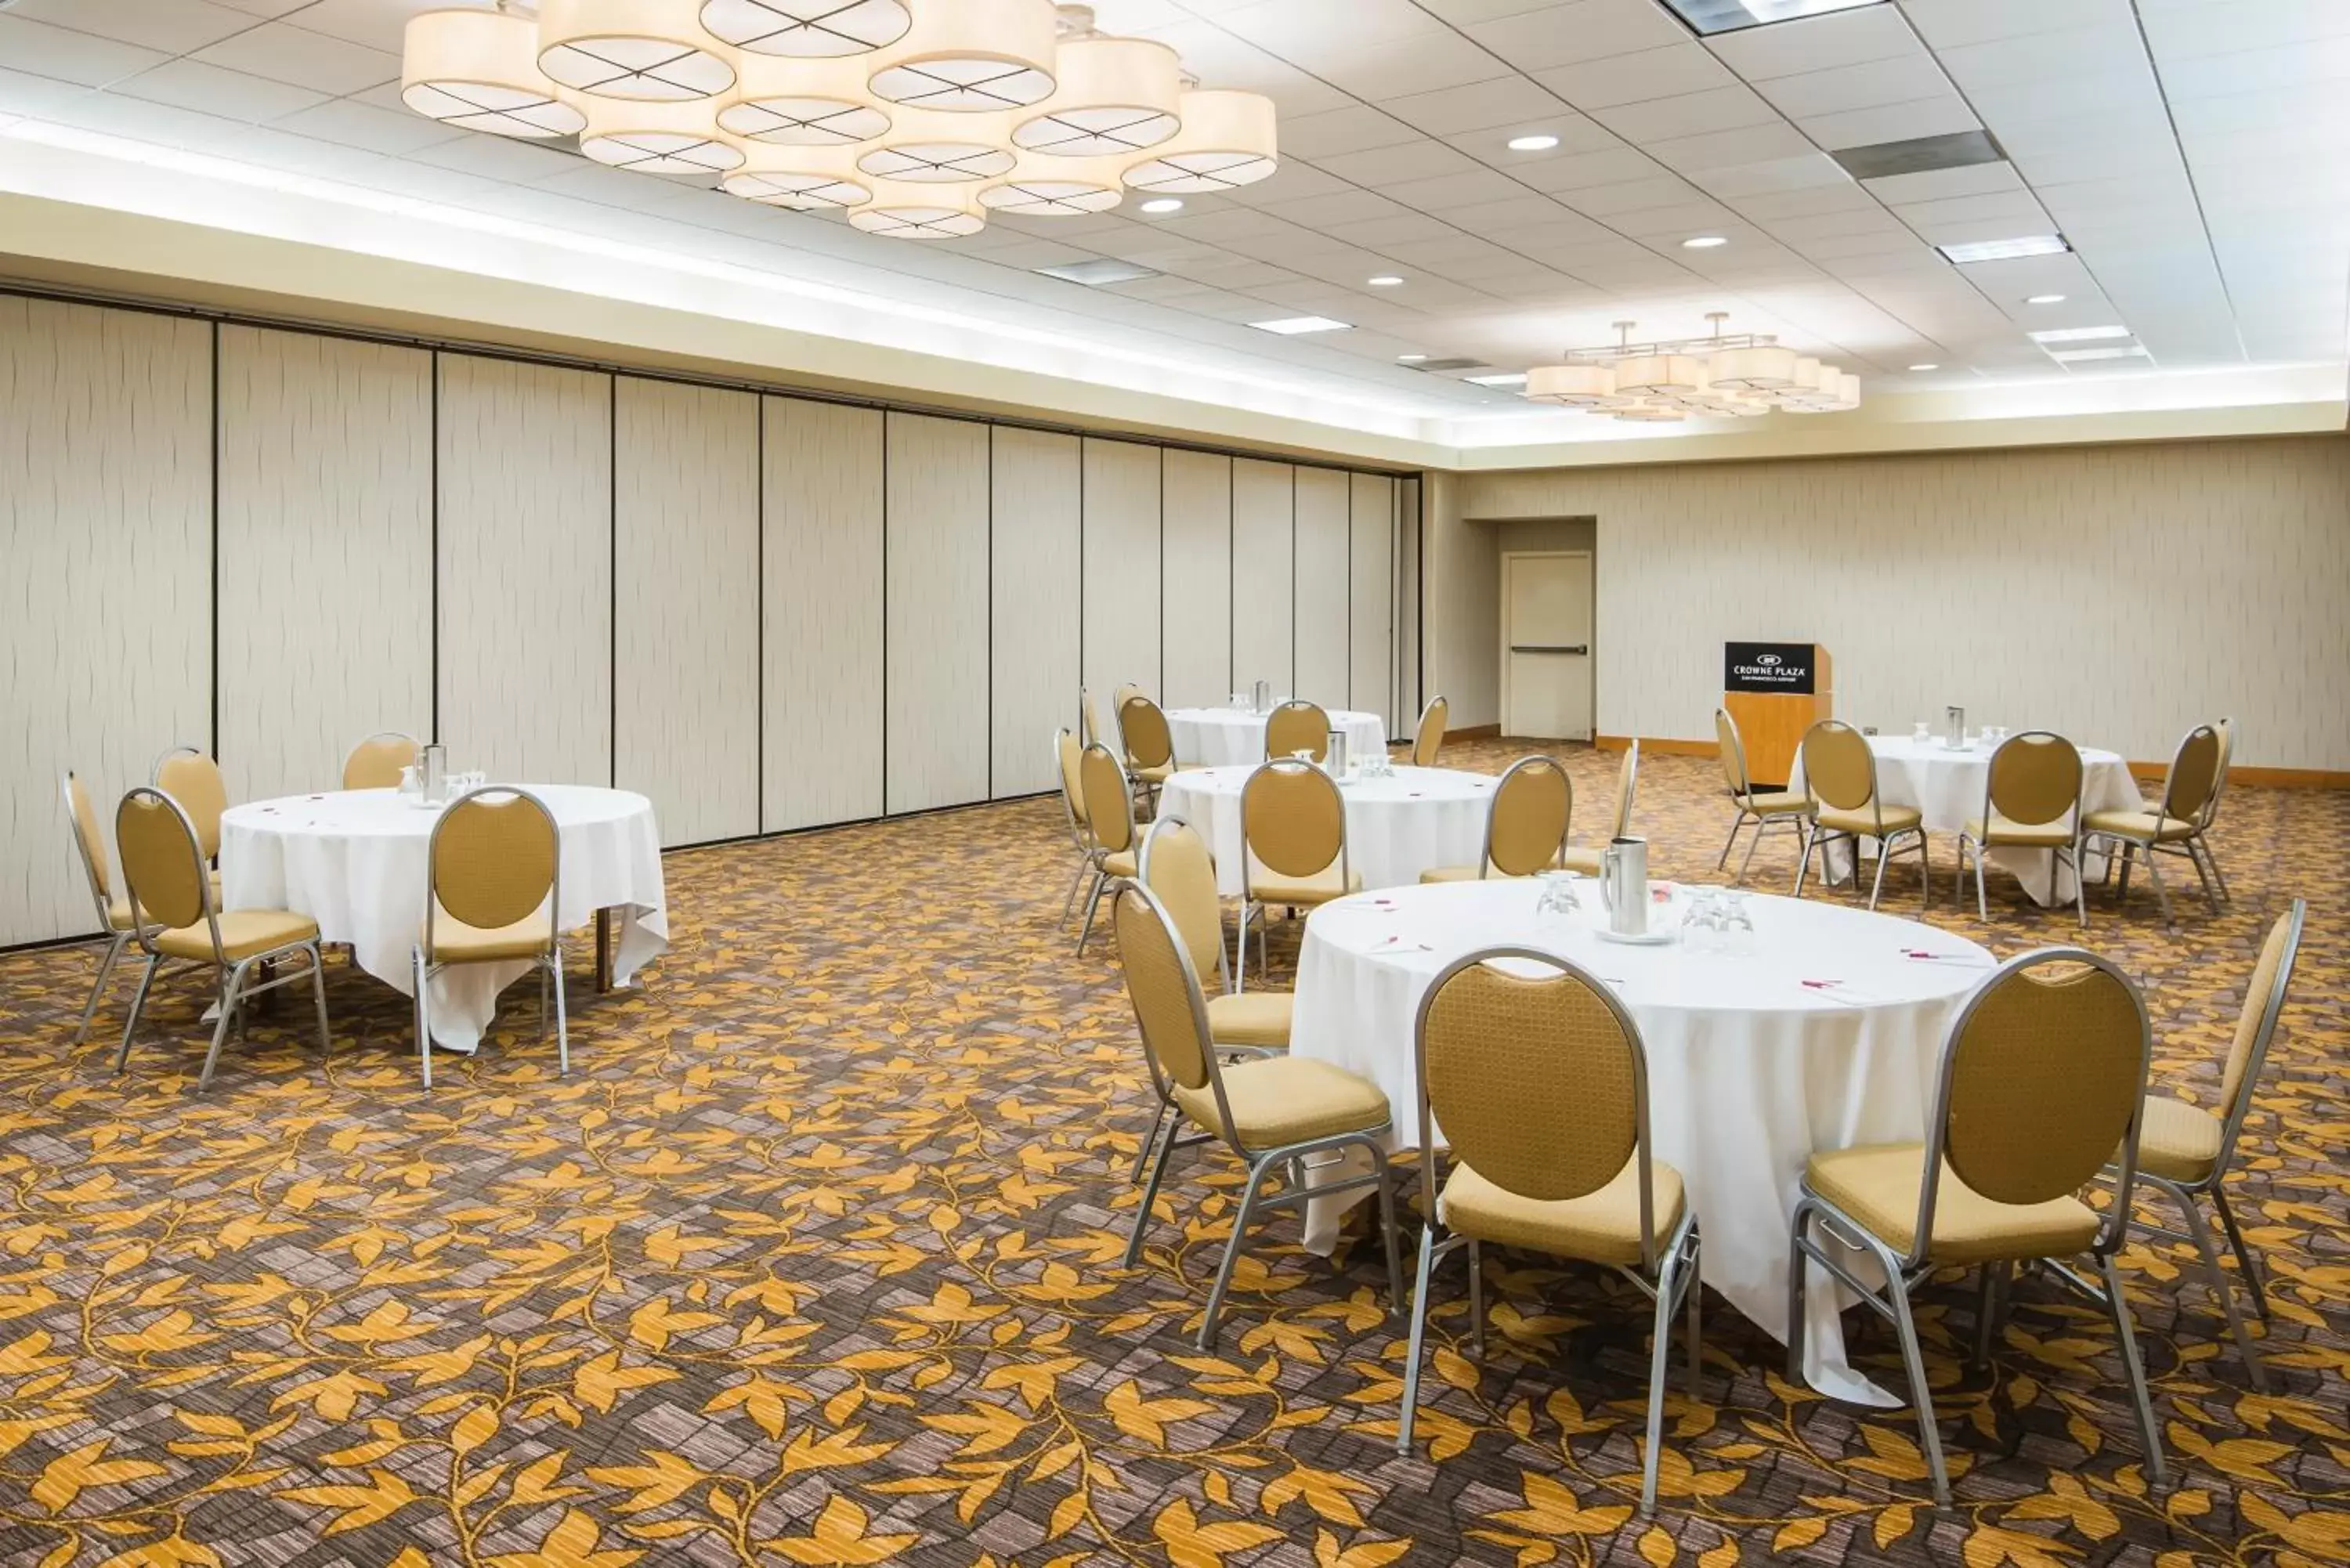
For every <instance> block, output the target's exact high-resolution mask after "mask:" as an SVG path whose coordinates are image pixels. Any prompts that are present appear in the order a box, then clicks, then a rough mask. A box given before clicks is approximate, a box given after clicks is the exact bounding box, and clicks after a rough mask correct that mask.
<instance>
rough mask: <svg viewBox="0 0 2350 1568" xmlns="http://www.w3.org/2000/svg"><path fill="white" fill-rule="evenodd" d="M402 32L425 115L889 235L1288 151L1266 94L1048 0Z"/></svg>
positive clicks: (773, 6)
mask: <svg viewBox="0 0 2350 1568" xmlns="http://www.w3.org/2000/svg"><path fill="white" fill-rule="evenodd" d="M405 43H406V47H405V52H404V54H403V56H402V59H401V68H400V96H401V99H402V100H403V101H404V102H405V103H406V104H407V105H408V107H409V108H410V109H414V110H415V111H416V112H417V113H419V114H421V115H424V116H426V117H427V118H428V119H437V120H440V121H442V122H443V123H444V124H448V125H452V126H459V127H462V128H463V129H465V130H485V131H490V132H493V133H494V134H496V135H500V136H515V137H525V138H530V139H536V140H553V139H556V138H560V137H566V136H577V137H578V139H579V150H580V151H582V152H584V153H586V154H587V156H588V157H590V158H592V159H594V160H596V161H598V162H599V163H605V164H609V165H610V166H612V167H614V168H618V169H629V170H634V171H639V172H642V173H648V174H671V175H701V176H712V175H714V176H716V177H717V178H718V180H719V182H720V185H721V187H722V188H723V189H724V190H725V191H727V192H731V193H732V194H733V195H737V196H741V197H743V198H744V199H745V200H748V201H753V202H764V203H766V204H767V205H769V206H775V207H788V208H793V209H795V210H800V211H827V210H834V209H839V210H844V211H846V213H847V217H848V221H849V222H850V223H852V224H854V225H855V226H857V227H858V228H860V229H863V230H865V231H866V232H867V233H868V234H889V235H892V236H895V237H899V238H904V239H943V238H953V237H957V236H960V235H964V234H977V233H978V232H979V231H980V230H981V229H982V228H983V227H984V226H985V225H986V223H987V214H988V213H991V212H999V213H1019V214H1022V215H1025V216H1052V215H1065V214H1074V213H1098V212H1105V211H1107V210H1108V209H1109V208H1112V207H1115V206H1117V205H1118V204H1119V203H1120V202H1123V201H1124V200H1125V199H1126V195H1127V192H1129V191H1139V192H1147V193H1149V194H1151V195H1162V194H1167V193H1170V192H1201V191H1228V190H1232V189H1235V188H1237V187H1239V186H1242V185H1249V184H1253V183H1254V182H1257V181H1259V180H1263V179H1264V178H1265V177H1266V176H1268V175H1270V174H1271V173H1273V172H1274V170H1275V169H1276V168H1277V167H1279V163H1278V152H1277V151H1276V146H1275V128H1274V107H1273V102H1272V100H1271V99H1266V98H1263V97H1262V96H1260V95H1258V94H1256V93H1249V92H1228V91H1212V90H1207V89H1203V88H1200V87H1198V86H1196V85H1195V84H1194V83H1193V81H1192V79H1191V78H1190V77H1188V76H1187V75H1186V74H1185V73H1184V71H1183V68H1182V64H1181V62H1180V60H1179V59H1178V58H1177V57H1176V55H1175V51H1174V50H1172V49H1170V48H1169V47H1167V46H1166V45H1164V44H1159V43H1155V42H1152V41H1150V40H1149V39H1145V38H1114V37H1107V36H1103V35H1102V34H1100V33H1098V32H1097V31H1095V29H1094V23H1093V11H1092V8H1091V7H1090V6H1086V5H1055V4H1053V0H537V4H536V5H535V6H533V5H525V4H523V3H521V0H495V3H494V5H473V6H469V7H465V8H452V9H447V10H438V11H425V12H421V13H419V14H418V15H417V16H412V17H411V18H410V19H409V23H408V30H407V34H406V39H405Z"/></svg>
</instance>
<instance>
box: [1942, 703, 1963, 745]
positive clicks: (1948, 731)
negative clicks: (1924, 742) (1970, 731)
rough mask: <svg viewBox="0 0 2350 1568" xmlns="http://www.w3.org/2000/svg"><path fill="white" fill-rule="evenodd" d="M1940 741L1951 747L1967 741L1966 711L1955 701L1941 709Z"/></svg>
mask: <svg viewBox="0 0 2350 1568" xmlns="http://www.w3.org/2000/svg"><path fill="white" fill-rule="evenodd" d="M1942 743H1943V744H1944V745H1946V746H1950V747H1953V748H1956V747H1959V746H1963V745H1965V744H1966V743H1967V711H1966V710H1965V709H1964V708H1961V707H1960V706H1958V705H1957V704H1956V703H1953V704H1951V705H1950V707H1948V708H1945V709H1943V710H1942Z"/></svg>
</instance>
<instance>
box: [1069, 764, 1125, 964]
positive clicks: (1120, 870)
mask: <svg viewBox="0 0 2350 1568" xmlns="http://www.w3.org/2000/svg"><path fill="white" fill-rule="evenodd" d="M1077 780H1078V785H1079V788H1080V789H1081V790H1082V792H1083V794H1082V798H1083V799H1084V801H1085V806H1086V836H1087V839H1089V840H1090V841H1091V842H1092V846H1093V847H1092V851H1091V855H1090V859H1091V862H1092V865H1093V871H1094V885H1093V890H1092V891H1091V892H1089V893H1088V894H1087V896H1086V922H1085V924H1084V925H1083V926H1081V927H1079V928H1078V929H1077V956H1078V957H1079V958H1083V957H1085V956H1086V940H1087V938H1088V937H1090V936H1092V935H1093V929H1094V913H1095V911H1096V910H1097V909H1100V908H1101V900H1102V893H1103V891H1104V890H1105V889H1106V888H1107V887H1108V886H1109V883H1110V879H1111V878H1112V877H1132V876H1133V875H1134V872H1135V861H1134V786H1133V785H1132V784H1129V783H1128V782H1127V777H1126V770H1125V769H1124V768H1122V767H1120V766H1118V758H1117V757H1116V756H1114V755H1112V754H1111V753H1110V749H1109V748H1108V747H1107V746H1105V745H1103V744H1101V743H1100V742H1095V743H1094V744H1092V745H1090V746H1087V748H1086V749H1085V753H1084V754H1083V755H1082V756H1080V757H1079V758H1078V759H1077Z"/></svg>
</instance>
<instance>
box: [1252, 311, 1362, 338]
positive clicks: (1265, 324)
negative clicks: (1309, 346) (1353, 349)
mask: <svg viewBox="0 0 2350 1568" xmlns="http://www.w3.org/2000/svg"><path fill="white" fill-rule="evenodd" d="M1249 325H1250V326H1251V327H1255V328H1256V329H1257V330H1258V331H1259V332H1278V333H1280V334H1281V335H1282V336H1283V337H1296V336H1297V335H1298V334H1299V333H1301V332H1344V331H1346V330H1347V323H1346V322H1343V321H1333V320H1331V319H1330V318H1329V317H1326V316H1284V317H1281V318H1280V319H1279V320H1278V321H1252V322H1250V323H1249Z"/></svg>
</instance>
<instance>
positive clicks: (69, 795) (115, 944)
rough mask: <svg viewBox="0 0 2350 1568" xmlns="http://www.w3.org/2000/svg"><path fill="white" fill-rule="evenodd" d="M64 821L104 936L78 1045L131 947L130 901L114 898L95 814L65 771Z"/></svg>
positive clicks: (83, 792)
mask: <svg viewBox="0 0 2350 1568" xmlns="http://www.w3.org/2000/svg"><path fill="white" fill-rule="evenodd" d="M64 792H65V802H66V822H67V824H68V826H70V827H71V828H72V829H73V840H74V850H75V852H76V853H77V854H78V855H79V856H80V857H81V874H82V881H83V883H84V884H85V885H86V886H87V887H88V888H89V902H90V912H91V914H92V915H94V916H95V917H96V918H97V919H98V929H99V930H101V931H103V932H105V933H106V952H105V954H104V956H102V957H101V958H99V961H98V977H97V978H96V979H95V980H93V981H90V986H89V1000H88V1002H84V1003H83V1004H82V1010H81V1026H80V1027H79V1028H78V1029H76V1030H75V1031H74V1037H73V1043H74V1044H77V1045H78V1044H81V1043H82V1042H83V1041H85V1040H87V1039H88V1038H89V1023H90V1020H91V1019H93V1018H95V1017H96V1016H97V1015H98V999H99V997H101V996H103V995H105V994H106V982H107V981H109V979H111V978H112V977H113V974H114V966H115V965H116V964H118V963H120V962H121V961H122V955H123V952H124V951H125V950H127V949H128V948H129V947H130V943H131V940H132V938H133V932H132V929H131V918H130V899H128V898H116V897H115V896H114V888H113V883H112V881H111V879H110V878H109V877H108V875H107V868H106V839H105V837H104V836H102V835H100V834H99V830H98V812H97V810H96V808H95V807H93V806H92V805H90V799H89V791H88V790H87V789H85V788H83V787H82V782H81V780H80V779H79V778H78V777H77V776H76V775H75V774H74V773H73V771H72V770H71V769H70V768H68V770H67V771H66V775H65V782H64Z"/></svg>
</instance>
